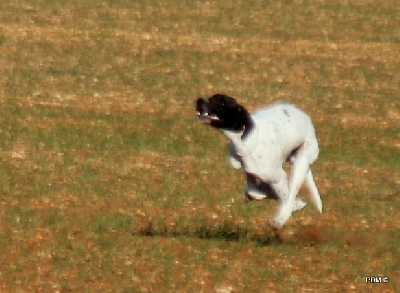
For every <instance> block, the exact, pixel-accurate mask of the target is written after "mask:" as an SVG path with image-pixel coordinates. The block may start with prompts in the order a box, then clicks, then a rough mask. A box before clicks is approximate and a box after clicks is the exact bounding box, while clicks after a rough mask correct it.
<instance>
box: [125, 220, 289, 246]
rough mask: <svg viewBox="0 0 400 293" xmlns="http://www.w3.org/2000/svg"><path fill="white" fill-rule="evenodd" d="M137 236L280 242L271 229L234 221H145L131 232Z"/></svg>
mask: <svg viewBox="0 0 400 293" xmlns="http://www.w3.org/2000/svg"><path fill="white" fill-rule="evenodd" d="M133 234H134V235H137V236H147V237H153V236H154V237H192V238H199V239H209V240H223V241H231V242H247V241H254V242H256V243H257V245H260V246H268V245H272V244H279V243H282V241H283V240H282V238H281V237H280V234H279V233H278V232H276V231H274V230H272V229H268V228H267V229H265V231H263V232H261V233H257V232H256V231H253V229H250V228H247V227H242V226H239V225H237V224H236V223H233V222H229V221H224V222H219V223H215V222H213V223H212V224H210V223H207V222H205V221H195V220H193V221H192V222H191V223H187V222H185V223H174V224H170V225H167V224H165V223H162V222H161V221H159V220H157V221H156V222H155V221H151V220H150V221H146V222H145V223H143V222H142V223H141V225H139V227H136V229H135V230H134V232H133Z"/></svg>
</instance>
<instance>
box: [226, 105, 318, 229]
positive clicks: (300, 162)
mask: <svg viewBox="0 0 400 293" xmlns="http://www.w3.org/2000/svg"><path fill="white" fill-rule="evenodd" d="M251 118H252V120H253V122H254V127H253V129H252V131H251V132H250V133H248V134H247V136H246V137H245V138H242V133H240V132H234V131H228V130H222V131H223V133H224V134H225V135H226V136H227V137H228V139H229V140H230V142H231V145H230V161H231V164H232V166H233V167H234V168H240V167H243V169H244V170H245V172H246V175H247V184H248V189H247V192H246V193H245V195H246V197H247V198H248V199H263V198H265V197H267V194H266V192H263V191H262V190H260V182H263V183H266V184H268V186H269V188H270V190H271V191H272V192H273V193H274V196H275V197H277V199H278V200H279V201H280V207H279V211H278V213H277V215H276V216H275V217H274V218H273V220H271V222H270V223H271V225H272V226H273V227H275V228H280V227H282V226H283V225H284V224H285V223H286V221H287V220H288V219H289V218H290V216H291V215H292V212H293V211H296V210H299V209H301V208H303V207H304V206H305V205H306V203H305V202H304V201H302V200H301V199H296V196H297V194H298V192H299V189H300V187H301V185H302V184H303V183H304V182H306V185H307V187H308V188H309V190H310V193H311V202H312V203H313V204H314V205H315V206H316V208H317V209H318V211H319V212H322V202H321V198H320V195H319V193H318V189H317V187H316V184H315V182H314V179H313V176H312V173H311V169H310V165H311V164H312V163H313V162H314V161H315V160H316V159H317V157H318V153H319V148H318V142H317V138H316V136H315V130H314V127H313V124H312V122H311V119H310V117H309V116H308V115H307V114H305V113H304V112H302V111H301V110H299V109H297V108H296V107H294V106H292V105H290V104H276V105H273V106H271V107H268V108H264V109H261V110H259V111H257V112H255V113H253V114H251ZM285 161H288V162H289V163H290V164H291V165H292V170H291V176H290V178H289V180H288V178H287V175H286V172H285V171H284V169H283V166H282V165H283V163H284V162H285Z"/></svg>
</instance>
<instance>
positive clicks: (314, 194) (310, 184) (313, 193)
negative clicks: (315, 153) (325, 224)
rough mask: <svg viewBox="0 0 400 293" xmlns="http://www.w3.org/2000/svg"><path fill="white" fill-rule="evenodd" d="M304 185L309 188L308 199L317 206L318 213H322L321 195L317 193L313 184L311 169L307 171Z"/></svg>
mask: <svg viewBox="0 0 400 293" xmlns="http://www.w3.org/2000/svg"><path fill="white" fill-rule="evenodd" d="M306 186H307V187H308V189H309V190H310V193H311V196H310V200H311V202H312V204H313V205H314V206H315V207H316V208H317V210H318V211H319V212H320V213H322V201H321V196H320V195H319V192H318V188H317V185H316V184H315V181H314V178H313V175H312V173H311V169H310V170H309V171H308V173H307V178H306Z"/></svg>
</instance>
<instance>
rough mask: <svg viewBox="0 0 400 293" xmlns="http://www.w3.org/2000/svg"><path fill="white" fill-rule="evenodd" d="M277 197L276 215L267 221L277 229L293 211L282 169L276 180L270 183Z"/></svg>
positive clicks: (285, 177)
mask: <svg viewBox="0 0 400 293" xmlns="http://www.w3.org/2000/svg"><path fill="white" fill-rule="evenodd" d="M270 185H271V188H272V189H273V190H274V192H275V193H276V195H277V196H278V198H279V203H280V204H279V207H278V212H277V215H276V216H275V217H274V218H273V219H271V220H270V221H269V224H270V226H271V227H272V228H275V229H279V228H282V227H283V225H284V224H285V223H286V222H287V220H288V219H289V218H290V216H291V215H292V212H293V203H291V202H290V199H289V188H288V180H287V176H286V173H285V172H284V171H283V170H282V171H281V175H280V177H279V179H278V180H276V181H274V182H272V183H270Z"/></svg>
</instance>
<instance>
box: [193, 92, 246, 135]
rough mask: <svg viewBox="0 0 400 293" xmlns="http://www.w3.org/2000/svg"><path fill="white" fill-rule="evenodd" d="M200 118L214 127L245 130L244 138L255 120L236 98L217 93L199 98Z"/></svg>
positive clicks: (197, 105) (198, 109)
mask: <svg viewBox="0 0 400 293" xmlns="http://www.w3.org/2000/svg"><path fill="white" fill-rule="evenodd" d="M196 111H197V115H198V117H199V119H200V120H201V121H202V122H204V123H208V124H210V125H211V126H213V127H216V128H220V129H224V130H231V131H243V134H242V138H245V136H246V135H247V134H248V133H249V132H250V131H251V129H252V128H253V121H252V119H251V117H250V114H249V113H248V112H247V110H246V109H245V108H244V107H243V106H241V105H239V104H238V103H237V102H236V100H235V99H234V98H231V97H228V96H226V95H222V94H216V95H213V96H212V97H210V98H208V99H202V98H199V99H198V100H197V102H196Z"/></svg>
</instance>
